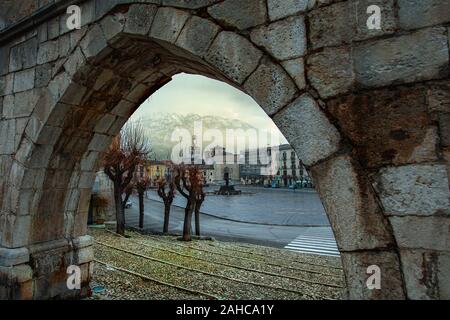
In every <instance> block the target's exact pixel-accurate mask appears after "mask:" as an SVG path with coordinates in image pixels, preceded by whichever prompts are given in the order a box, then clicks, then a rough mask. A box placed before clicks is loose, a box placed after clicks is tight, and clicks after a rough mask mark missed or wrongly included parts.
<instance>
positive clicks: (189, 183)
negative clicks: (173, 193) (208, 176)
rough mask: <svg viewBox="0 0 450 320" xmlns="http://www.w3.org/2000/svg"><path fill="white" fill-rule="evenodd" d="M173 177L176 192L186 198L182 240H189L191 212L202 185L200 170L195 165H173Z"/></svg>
mask: <svg viewBox="0 0 450 320" xmlns="http://www.w3.org/2000/svg"><path fill="white" fill-rule="evenodd" d="M174 179H175V186H176V187H177V190H178V192H179V193H180V194H181V195H182V196H183V197H185V198H186V200H187V202H186V207H185V209H184V225H183V237H182V240H183V241H191V224H192V213H193V212H194V209H195V205H196V202H197V195H198V194H199V193H200V188H201V186H202V185H203V177H202V172H201V170H199V169H198V167H196V166H185V165H179V166H176V167H174Z"/></svg>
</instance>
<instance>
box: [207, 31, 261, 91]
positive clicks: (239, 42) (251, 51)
mask: <svg viewBox="0 0 450 320" xmlns="http://www.w3.org/2000/svg"><path fill="white" fill-rule="evenodd" d="M261 56H262V53H261V51H259V50H258V49H257V48H256V47H255V46H254V45H253V44H252V43H251V42H250V41H248V40H247V39H245V38H244V37H241V36H239V35H237V34H235V33H233V32H229V31H223V32H221V33H219V35H218V36H217V37H216V39H215V40H214V42H213V44H212V46H211V48H210V49H209V50H208V53H207V55H206V60H207V61H208V62H209V63H211V64H212V65H213V66H216V67H217V68H218V69H219V70H220V71H222V72H223V73H224V74H225V75H226V76H227V77H228V78H230V79H231V80H233V81H235V82H237V83H239V84H242V82H244V80H245V79H246V78H247V77H248V76H249V75H250V74H251V73H252V72H253V71H254V70H255V69H256V67H257V66H258V63H259V60H260V59H261Z"/></svg>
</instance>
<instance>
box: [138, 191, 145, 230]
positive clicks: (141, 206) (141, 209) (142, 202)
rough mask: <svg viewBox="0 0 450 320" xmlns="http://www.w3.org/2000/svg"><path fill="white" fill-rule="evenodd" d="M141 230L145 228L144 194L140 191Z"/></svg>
mask: <svg viewBox="0 0 450 320" xmlns="http://www.w3.org/2000/svg"><path fill="white" fill-rule="evenodd" d="M139 228H141V229H143V228H144V192H141V191H139Z"/></svg>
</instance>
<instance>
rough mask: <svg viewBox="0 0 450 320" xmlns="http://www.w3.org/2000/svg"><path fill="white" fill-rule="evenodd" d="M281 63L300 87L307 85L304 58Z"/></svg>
mask: <svg viewBox="0 0 450 320" xmlns="http://www.w3.org/2000/svg"><path fill="white" fill-rule="evenodd" d="M281 65H282V66H283V67H284V69H285V70H286V71H287V73H289V75H290V76H291V77H292V78H293V79H294V81H295V84H296V85H297V87H298V88H299V89H304V88H305V87H306V80H305V64H304V61H303V58H298V59H292V60H287V61H283V62H282V63H281Z"/></svg>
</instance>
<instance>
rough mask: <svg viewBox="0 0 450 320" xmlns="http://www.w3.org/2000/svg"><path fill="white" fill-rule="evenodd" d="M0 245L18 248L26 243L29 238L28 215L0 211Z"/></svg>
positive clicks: (29, 225)
mask: <svg viewBox="0 0 450 320" xmlns="http://www.w3.org/2000/svg"><path fill="white" fill-rule="evenodd" d="M0 224H1V225H2V227H3V229H2V233H1V234H0V243H1V244H0V245H1V246H3V247H8V248H20V247H24V246H26V245H28V242H29V238H30V227H31V218H30V216H16V215H14V214H8V213H0Z"/></svg>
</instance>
